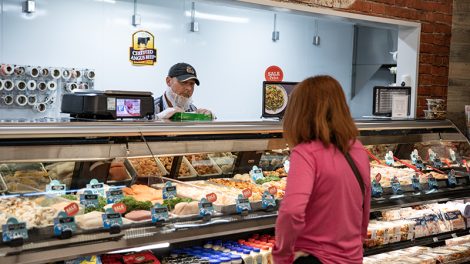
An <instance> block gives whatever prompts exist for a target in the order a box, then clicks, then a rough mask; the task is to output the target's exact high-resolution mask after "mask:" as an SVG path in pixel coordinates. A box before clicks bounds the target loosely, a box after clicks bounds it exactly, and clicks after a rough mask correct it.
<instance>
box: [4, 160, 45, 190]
mask: <svg viewBox="0 0 470 264" xmlns="http://www.w3.org/2000/svg"><path fill="white" fill-rule="evenodd" d="M0 174H1V175H2V176H3V180H4V181H5V184H6V186H7V189H8V192H9V193H30V192H32V190H39V191H45V190H46V185H47V184H49V183H50V182H51V178H50V177H49V174H48V173H47V171H46V169H45V168H44V166H43V164H42V163H4V164H1V165H0Z"/></svg>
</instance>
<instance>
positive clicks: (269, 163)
mask: <svg viewBox="0 0 470 264" xmlns="http://www.w3.org/2000/svg"><path fill="white" fill-rule="evenodd" d="M285 159H287V155H284V154H282V153H276V152H266V153H264V154H263V155H262V156H261V159H260V161H259V167H260V168H261V169H262V170H263V171H275V170H277V169H279V168H283V167H284V164H283V163H284V160H285Z"/></svg>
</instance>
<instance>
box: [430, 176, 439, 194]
mask: <svg viewBox="0 0 470 264" xmlns="http://www.w3.org/2000/svg"><path fill="white" fill-rule="evenodd" d="M428 189H429V190H430V191H431V190H437V189H438V185H437V180H436V179H435V178H434V176H432V174H429V175H428Z"/></svg>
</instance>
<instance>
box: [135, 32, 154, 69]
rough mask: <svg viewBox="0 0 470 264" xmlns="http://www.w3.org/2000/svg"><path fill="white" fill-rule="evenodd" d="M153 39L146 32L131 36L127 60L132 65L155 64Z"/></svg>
mask: <svg viewBox="0 0 470 264" xmlns="http://www.w3.org/2000/svg"><path fill="white" fill-rule="evenodd" d="M154 40H155V38H154V37H153V35H152V34H151V33H150V32H148V31H143V30H140V31H137V32H135V33H134V34H132V47H131V48H130V51H129V60H130V61H131V62H132V65H137V66H144V65H154V64H155V63H156V62H157V50H156V49H155V42H154Z"/></svg>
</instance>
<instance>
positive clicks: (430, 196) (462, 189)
mask: <svg viewBox="0 0 470 264" xmlns="http://www.w3.org/2000/svg"><path fill="white" fill-rule="evenodd" d="M394 196H395V197H394ZM467 197H470V185H466V186H459V187H454V188H445V189H440V190H436V191H433V192H429V193H426V191H421V192H419V193H406V194H404V195H401V196H396V195H385V196H384V197H382V198H372V200H371V212H374V211H382V210H385V209H391V208H397V207H407V206H413V205H419V204H429V203H437V202H446V201H450V200H455V199H463V198H467Z"/></svg>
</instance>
